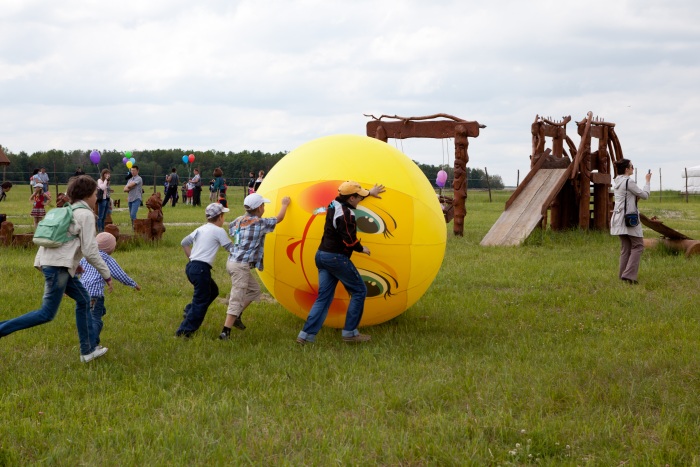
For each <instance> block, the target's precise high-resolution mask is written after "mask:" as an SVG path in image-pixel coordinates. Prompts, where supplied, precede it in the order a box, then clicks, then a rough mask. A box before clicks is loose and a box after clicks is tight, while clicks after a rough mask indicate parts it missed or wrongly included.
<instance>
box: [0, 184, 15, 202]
mask: <svg viewBox="0 0 700 467" xmlns="http://www.w3.org/2000/svg"><path fill="white" fill-rule="evenodd" d="M11 189H12V182H2V185H0V201H3V200H4V199H5V198H7V194H6V193H7V192H9V191H10V190H11Z"/></svg>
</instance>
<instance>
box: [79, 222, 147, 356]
mask: <svg viewBox="0 0 700 467" xmlns="http://www.w3.org/2000/svg"><path fill="white" fill-rule="evenodd" d="M96 240H97V248H98V249H99V250H100V256H101V257H102V260H103V261H104V262H105V264H107V267H108V268H109V272H110V273H111V274H112V277H113V278H114V279H116V280H118V281H119V282H121V283H122V284H124V285H126V286H129V287H133V288H135V289H136V290H141V287H140V286H139V285H138V284H137V283H136V282H135V281H134V280H133V279H132V278H131V277H129V276H128V275H127V274H126V273H125V272H124V270H123V269H122V268H121V267H119V264H118V263H117V262H116V261H115V260H114V258H112V257H111V256H110V255H111V254H112V253H113V252H114V249H115V248H116V246H117V239H116V238H114V235H112V234H111V233H108V232H101V233H99V234H97V237H96ZM79 267H80V268H82V271H83V273H82V275H81V276H80V282H82V283H83V286H85V289H86V290H87V292H88V294H90V313H91V314H92V329H93V330H94V333H93V334H92V335H91V337H92V338H93V339H94V342H93V343H92V344H93V345H95V346H97V345H99V344H100V332H102V326H104V324H103V323H102V317H103V316H104V315H106V314H107V309H106V308H105V292H104V286H105V284H104V280H103V279H102V276H100V273H99V272H97V269H95V268H94V267H93V266H92V265H91V264H89V263H88V262H87V260H86V259H85V258H83V259H81V260H80V266H79Z"/></svg>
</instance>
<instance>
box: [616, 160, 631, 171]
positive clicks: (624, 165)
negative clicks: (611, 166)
mask: <svg viewBox="0 0 700 467" xmlns="http://www.w3.org/2000/svg"><path fill="white" fill-rule="evenodd" d="M630 165H632V161H630V160H629V159H620V160H619V161H615V169H616V170H617V174H618V175H620V174H623V173H625V170H627V169H628V168H629V166H630Z"/></svg>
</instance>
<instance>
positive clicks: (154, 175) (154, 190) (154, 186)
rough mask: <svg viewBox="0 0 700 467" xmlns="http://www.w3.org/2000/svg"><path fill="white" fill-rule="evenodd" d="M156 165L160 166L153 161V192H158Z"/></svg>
mask: <svg viewBox="0 0 700 467" xmlns="http://www.w3.org/2000/svg"><path fill="white" fill-rule="evenodd" d="M156 167H158V163H157V162H156V161H153V193H155V192H156Z"/></svg>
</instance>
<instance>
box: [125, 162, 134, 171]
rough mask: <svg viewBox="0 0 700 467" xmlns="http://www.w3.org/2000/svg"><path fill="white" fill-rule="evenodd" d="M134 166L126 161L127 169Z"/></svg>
mask: <svg viewBox="0 0 700 467" xmlns="http://www.w3.org/2000/svg"><path fill="white" fill-rule="evenodd" d="M133 166H134V164H132V163H131V161H126V168H127V169H130V168H131V167H133Z"/></svg>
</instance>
